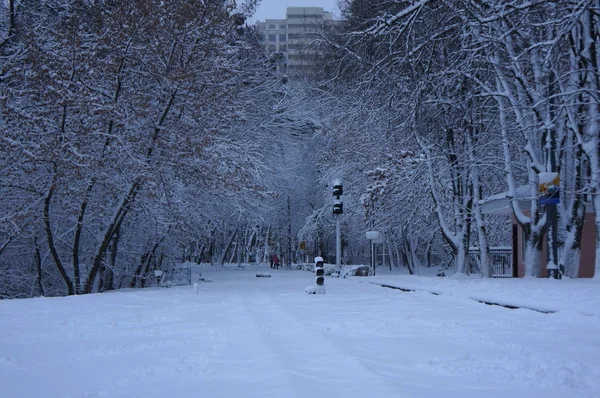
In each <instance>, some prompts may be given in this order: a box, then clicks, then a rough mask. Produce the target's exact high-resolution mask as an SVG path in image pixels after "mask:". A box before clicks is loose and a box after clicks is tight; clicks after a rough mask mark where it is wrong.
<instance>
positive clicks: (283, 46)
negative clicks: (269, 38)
mask: <svg viewBox="0 0 600 398" xmlns="http://www.w3.org/2000/svg"><path fill="white" fill-rule="evenodd" d="M286 50H287V49H286V47H285V44H282V45H280V46H279V51H282V52H285V51H286Z"/></svg>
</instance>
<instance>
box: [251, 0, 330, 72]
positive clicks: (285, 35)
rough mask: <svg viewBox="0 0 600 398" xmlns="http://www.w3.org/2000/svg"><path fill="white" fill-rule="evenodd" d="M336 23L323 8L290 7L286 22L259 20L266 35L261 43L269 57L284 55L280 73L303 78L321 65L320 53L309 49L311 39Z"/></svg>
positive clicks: (284, 20) (281, 20) (259, 24)
mask: <svg viewBox="0 0 600 398" xmlns="http://www.w3.org/2000/svg"><path fill="white" fill-rule="evenodd" d="M332 22H333V16H332V14H331V12H329V11H325V10H324V9H323V8H322V7H288V8H287V10H286V16H285V19H267V20H265V21H264V22H263V21H257V22H256V25H257V26H258V28H259V29H260V31H261V32H262V33H263V35H262V41H261V44H262V45H263V46H264V49H265V51H266V52H267V54H273V53H276V52H279V53H281V57H282V59H281V65H280V70H281V71H282V73H287V74H290V75H304V74H306V73H308V72H309V71H310V70H313V67H314V66H315V65H316V64H318V62H319V53H318V52H317V51H315V50H313V49H310V48H309V43H310V40H311V39H314V38H315V37H316V35H317V33H318V32H321V31H322V30H323V28H324V27H326V26H328V25H329V24H331V23H332Z"/></svg>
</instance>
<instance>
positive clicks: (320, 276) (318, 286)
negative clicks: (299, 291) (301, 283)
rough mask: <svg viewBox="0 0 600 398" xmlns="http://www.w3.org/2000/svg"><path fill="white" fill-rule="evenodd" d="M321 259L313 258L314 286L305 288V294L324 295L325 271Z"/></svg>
mask: <svg viewBox="0 0 600 398" xmlns="http://www.w3.org/2000/svg"><path fill="white" fill-rule="evenodd" d="M323 265H324V260H323V257H315V285H314V286H307V287H306V289H305V291H306V293H307V294H325V270H324V269H323Z"/></svg>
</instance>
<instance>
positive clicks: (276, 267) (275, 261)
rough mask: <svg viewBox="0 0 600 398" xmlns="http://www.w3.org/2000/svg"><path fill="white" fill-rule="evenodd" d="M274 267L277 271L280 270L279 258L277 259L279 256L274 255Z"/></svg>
mask: <svg viewBox="0 0 600 398" xmlns="http://www.w3.org/2000/svg"><path fill="white" fill-rule="evenodd" d="M273 266H274V267H275V269H279V257H277V254H273Z"/></svg>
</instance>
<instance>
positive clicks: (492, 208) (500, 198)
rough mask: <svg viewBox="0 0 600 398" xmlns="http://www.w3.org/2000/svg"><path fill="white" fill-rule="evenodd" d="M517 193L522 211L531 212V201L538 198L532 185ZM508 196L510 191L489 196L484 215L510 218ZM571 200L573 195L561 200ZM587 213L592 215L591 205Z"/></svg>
mask: <svg viewBox="0 0 600 398" xmlns="http://www.w3.org/2000/svg"><path fill="white" fill-rule="evenodd" d="M515 191H516V196H517V200H518V203H519V207H520V208H521V210H529V208H530V206H531V200H534V199H535V200H537V198H538V196H537V194H536V193H532V191H531V185H529V184H528V185H522V186H520V187H517V189H516V190H515ZM536 192H537V190H536ZM508 196H510V192H508V191H506V192H501V193H498V194H496V195H492V196H488V197H487V198H485V199H483V200H482V201H481V202H480V203H481V211H482V212H483V213H484V214H504V215H508V216H510V215H511V214H512V206H511V204H510V200H509V199H508ZM569 198H572V194H568V193H567V194H564V193H561V200H566V199H569ZM585 211H586V213H591V212H593V211H594V210H593V207H592V204H591V203H589V202H588V203H587V205H586V209H585Z"/></svg>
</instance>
